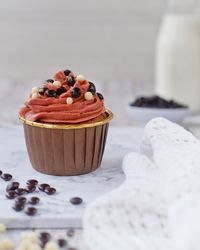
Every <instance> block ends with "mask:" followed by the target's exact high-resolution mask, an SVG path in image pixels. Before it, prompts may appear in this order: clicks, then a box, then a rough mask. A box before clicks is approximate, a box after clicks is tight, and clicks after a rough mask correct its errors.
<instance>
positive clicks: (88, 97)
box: [84, 91, 93, 101]
mask: <svg viewBox="0 0 200 250" xmlns="http://www.w3.org/2000/svg"><path fill="white" fill-rule="evenodd" d="M84 97H85V100H87V101H90V100H92V99H93V94H92V93H91V92H89V91H88V92H86V93H85V94H84Z"/></svg>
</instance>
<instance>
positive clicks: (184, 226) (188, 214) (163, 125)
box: [84, 118, 200, 250]
mask: <svg viewBox="0 0 200 250" xmlns="http://www.w3.org/2000/svg"><path fill="white" fill-rule="evenodd" d="M123 170H124V173H125V175H126V181H125V182H124V183H123V184H122V185H121V186H120V187H119V188H118V189H115V190H114V191H112V192H111V193H108V194H106V195H104V196H103V197H101V198H99V199H97V200H96V201H95V202H93V203H92V204H91V205H90V206H89V207H88V209H87V210H86V213H85V218H84V237H85V240H86V243H87V245H88V247H89V249H91V250H92V249H95V250H112V249H113V250H124V249H126V250H169V249H170V250H199V246H200V237H199V235H200V215H199V214H200V213H199V211H200V181H199V180H200V141H199V140H198V139H196V138H195V137H194V136H193V135H192V134H191V133H190V132H188V131H186V130H185V129H184V128H182V127H180V126H179V125H177V124H174V123H172V122H170V121H168V120H166V119H164V118H156V119H153V120H151V121H150V122H149V123H148V124H147V125H146V127H145V130H144V135H143V139H142V143H141V147H140V151H139V152H137V153H129V154H127V155H126V156H125V158H124V160H123Z"/></svg>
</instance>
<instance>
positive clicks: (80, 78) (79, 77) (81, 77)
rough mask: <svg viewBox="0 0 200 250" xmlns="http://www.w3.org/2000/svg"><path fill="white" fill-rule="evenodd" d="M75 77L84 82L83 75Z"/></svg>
mask: <svg viewBox="0 0 200 250" xmlns="http://www.w3.org/2000/svg"><path fill="white" fill-rule="evenodd" d="M76 79H77V80H78V81H79V82H84V81H85V80H86V78H85V76H83V75H77V77H76Z"/></svg>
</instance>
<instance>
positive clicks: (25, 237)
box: [21, 232, 38, 243]
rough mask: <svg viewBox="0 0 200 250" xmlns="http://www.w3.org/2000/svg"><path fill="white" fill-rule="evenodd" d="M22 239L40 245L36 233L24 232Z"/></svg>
mask: <svg viewBox="0 0 200 250" xmlns="http://www.w3.org/2000/svg"><path fill="white" fill-rule="evenodd" d="M21 239H22V241H24V243H25V242H26V241H28V242H31V243H38V235H37V233H35V232H23V233H22V234H21Z"/></svg>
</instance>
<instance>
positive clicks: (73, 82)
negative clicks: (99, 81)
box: [67, 76, 76, 86]
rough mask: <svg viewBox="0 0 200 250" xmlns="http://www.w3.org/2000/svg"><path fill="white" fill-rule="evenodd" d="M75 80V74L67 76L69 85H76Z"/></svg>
mask: <svg viewBox="0 0 200 250" xmlns="http://www.w3.org/2000/svg"><path fill="white" fill-rule="evenodd" d="M75 82H76V81H75V78H74V77H73V76H68V77H67V83H68V85H69V86H74V84H75Z"/></svg>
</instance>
